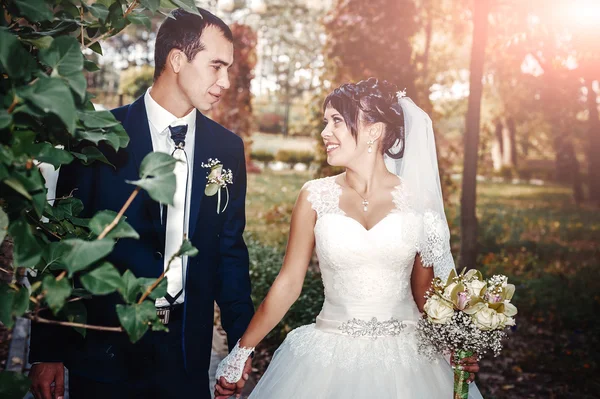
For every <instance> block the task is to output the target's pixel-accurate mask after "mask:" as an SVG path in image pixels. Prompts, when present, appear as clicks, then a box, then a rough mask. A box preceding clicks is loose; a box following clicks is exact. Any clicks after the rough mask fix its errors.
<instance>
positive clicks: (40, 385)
mask: <svg viewBox="0 0 600 399" xmlns="http://www.w3.org/2000/svg"><path fill="white" fill-rule="evenodd" d="M29 378H30V379H31V393H33V396H34V397H35V399H63V397H64V396H65V369H64V366H63V364H62V363H58V362H57V363H37V364H34V365H33V366H31V372H30V373H29ZM52 383H54V385H52Z"/></svg>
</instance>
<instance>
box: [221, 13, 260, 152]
mask: <svg viewBox="0 0 600 399" xmlns="http://www.w3.org/2000/svg"><path fill="white" fill-rule="evenodd" d="M231 31H232V33H233V49H234V53H233V58H234V60H235V61H234V63H233V65H232V66H231V69H230V75H229V76H230V77H229V80H230V83H231V87H230V88H229V89H228V90H226V91H225V92H224V93H223V97H222V98H221V101H220V102H221V104H220V106H219V107H217V108H215V109H214V110H213V111H212V116H213V117H214V118H215V120H216V121H217V122H219V123H221V124H222V125H223V126H225V127H226V128H228V129H230V130H231V131H233V132H234V133H236V134H238V135H239V136H241V137H242V138H244V143H245V145H246V149H247V147H248V145H249V144H250V140H249V138H250V134H251V133H252V131H253V129H254V121H253V118H252V94H251V93H250V82H251V81H252V79H253V78H254V66H255V65H256V43H257V36H256V32H254V31H253V30H252V28H250V27H249V26H247V25H242V24H238V23H235V24H232V25H231ZM246 154H247V157H249V151H246Z"/></svg>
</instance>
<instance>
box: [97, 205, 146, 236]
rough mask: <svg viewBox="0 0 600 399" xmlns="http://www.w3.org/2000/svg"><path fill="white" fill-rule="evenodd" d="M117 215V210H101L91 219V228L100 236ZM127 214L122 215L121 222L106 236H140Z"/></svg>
mask: <svg viewBox="0 0 600 399" xmlns="http://www.w3.org/2000/svg"><path fill="white" fill-rule="evenodd" d="M116 216H117V212H114V211H108V210H107V211H100V212H98V213H96V214H95V215H94V217H93V218H92V220H90V224H89V227H90V230H92V232H94V234H96V235H97V236H99V235H100V234H101V233H102V231H103V230H104V228H105V227H106V226H108V225H109V224H110V223H112V221H113V220H114V219H115V217H116ZM126 219H127V218H126V217H125V216H123V217H121V219H120V220H119V223H117V225H116V226H115V227H114V228H113V229H112V230H111V231H110V232H109V233H108V234H107V236H106V238H113V239H116V238H135V239H136V240H137V239H138V238H140V235H139V234H138V233H137V232H136V231H135V230H134V228H133V227H131V225H130V224H129V223H127V222H126V221H125V220H126Z"/></svg>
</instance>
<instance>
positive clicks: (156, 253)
mask: <svg viewBox="0 0 600 399" xmlns="http://www.w3.org/2000/svg"><path fill="white" fill-rule="evenodd" d="M162 257H163V254H161V253H160V252H158V251H156V252H155V253H154V259H156V260H159V259H162Z"/></svg>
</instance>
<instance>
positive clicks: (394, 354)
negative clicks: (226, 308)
mask: <svg viewBox="0 0 600 399" xmlns="http://www.w3.org/2000/svg"><path fill="white" fill-rule="evenodd" d="M453 381H454V377H453V371H452V368H451V367H450V364H449V363H448V361H447V360H446V359H444V358H442V357H440V358H439V359H437V360H434V361H431V360H429V359H427V358H425V357H423V356H421V355H420V354H419V353H418V351H417V341H416V336H415V334H414V330H413V331H403V332H402V333H401V334H400V335H399V336H395V337H383V338H382V337H380V338H377V339H370V338H362V337H361V338H353V337H350V336H348V335H342V334H336V333H330V332H325V331H322V330H319V329H317V328H315V325H314V324H311V325H306V326H302V327H300V328H297V329H295V330H294V331H292V332H290V333H289V334H288V336H287V338H286V339H285V341H284V342H283V344H281V346H280V347H279V349H277V351H276V352H275V354H274V355H273V359H272V361H271V364H270V365H269V368H268V369H267V371H266V373H265V374H264V376H263V377H262V378H261V379H260V381H259V383H258V385H257V386H256V388H255V389H254V390H253V391H252V394H251V395H250V399H283V398H285V399H337V398H339V399H342V398H343V399H354V398H356V399H363V398H364V399H367V398H378V399H382V398H385V399H392V398H406V399H413V398H414V399H452V397H453V396H452V395H453V393H452V388H453ZM479 398H482V396H481V394H480V393H479V390H478V389H477V387H476V386H475V384H471V386H470V389H469V399H479Z"/></svg>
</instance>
